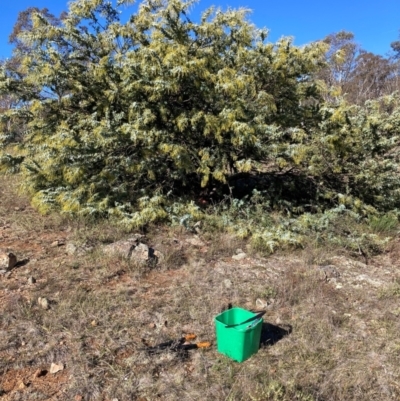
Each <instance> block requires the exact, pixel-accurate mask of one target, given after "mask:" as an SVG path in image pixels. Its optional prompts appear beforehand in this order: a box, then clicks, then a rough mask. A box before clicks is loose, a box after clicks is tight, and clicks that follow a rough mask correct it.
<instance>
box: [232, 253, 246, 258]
mask: <svg viewBox="0 0 400 401" xmlns="http://www.w3.org/2000/svg"><path fill="white" fill-rule="evenodd" d="M245 258H247V255H246V254H245V253H244V252H241V253H238V254H237V255H233V256H232V259H233V260H243V259H245Z"/></svg>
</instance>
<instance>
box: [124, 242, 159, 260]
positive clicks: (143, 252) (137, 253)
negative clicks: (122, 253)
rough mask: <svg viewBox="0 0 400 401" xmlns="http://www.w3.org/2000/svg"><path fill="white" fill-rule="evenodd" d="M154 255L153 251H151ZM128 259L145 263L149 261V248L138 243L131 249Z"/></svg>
mask: <svg viewBox="0 0 400 401" xmlns="http://www.w3.org/2000/svg"><path fill="white" fill-rule="evenodd" d="M153 253H154V250H153ZM130 259H134V260H139V261H146V260H148V259H149V247H148V246H147V245H146V244H142V243H139V244H137V245H136V246H134V247H133V248H132V251H131V255H130Z"/></svg>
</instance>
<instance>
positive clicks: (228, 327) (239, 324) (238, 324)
mask: <svg viewBox="0 0 400 401" xmlns="http://www.w3.org/2000/svg"><path fill="white" fill-rule="evenodd" d="M266 312H267V311H265V310H263V311H261V312H258V313H257V314H256V315H254V316H252V317H251V318H249V319H247V320H245V321H243V322H240V323H236V324H229V325H227V326H225V328H226V329H230V328H231V327H237V326H241V325H242V324H245V323H250V322H253V321H254V320H259V319H261V317H263V316H264V315H265V313H266Z"/></svg>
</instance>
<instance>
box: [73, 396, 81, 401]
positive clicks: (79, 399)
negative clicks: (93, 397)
mask: <svg viewBox="0 0 400 401" xmlns="http://www.w3.org/2000/svg"><path fill="white" fill-rule="evenodd" d="M82 400H83V397H82V396H81V395H80V394H77V395H76V396H75V397H74V401H82Z"/></svg>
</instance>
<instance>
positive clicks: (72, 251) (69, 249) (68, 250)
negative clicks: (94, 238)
mask: <svg viewBox="0 0 400 401" xmlns="http://www.w3.org/2000/svg"><path fill="white" fill-rule="evenodd" d="M77 250H78V247H77V246H76V245H75V244H73V243H72V242H68V243H67V246H66V247H65V252H66V253H67V254H68V255H75V253H76V251H77Z"/></svg>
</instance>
